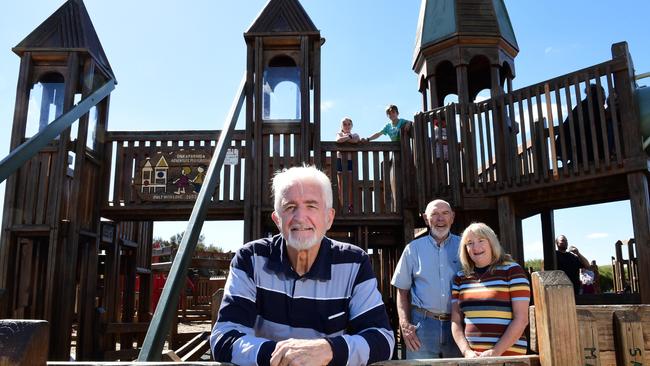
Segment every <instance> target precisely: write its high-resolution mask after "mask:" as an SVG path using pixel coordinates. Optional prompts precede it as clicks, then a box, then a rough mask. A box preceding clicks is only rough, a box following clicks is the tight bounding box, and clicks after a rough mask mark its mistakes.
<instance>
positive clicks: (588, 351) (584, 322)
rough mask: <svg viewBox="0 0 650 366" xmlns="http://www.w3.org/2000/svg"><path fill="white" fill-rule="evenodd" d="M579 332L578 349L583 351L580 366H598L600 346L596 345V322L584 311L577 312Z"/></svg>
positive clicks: (592, 316)
mask: <svg viewBox="0 0 650 366" xmlns="http://www.w3.org/2000/svg"><path fill="white" fill-rule="evenodd" d="M577 316H578V319H579V322H578V324H579V327H580V328H579V331H580V348H582V351H583V359H582V363H581V365H585V366H600V346H599V345H598V338H599V337H598V334H599V333H598V322H597V321H596V318H595V317H594V315H593V314H592V313H591V311H589V310H586V309H579V310H577Z"/></svg>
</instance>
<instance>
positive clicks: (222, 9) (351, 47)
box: [0, 0, 650, 264]
mask: <svg viewBox="0 0 650 366" xmlns="http://www.w3.org/2000/svg"><path fill="white" fill-rule="evenodd" d="M62 3H63V1H52V0H24V1H5V2H3V4H2V5H1V6H0V123H1V124H2V126H5V127H4V130H5V131H6V132H5V133H3V134H2V135H1V136H0V151H1V152H2V156H5V154H7V153H8V150H9V145H8V144H9V131H10V126H11V123H12V119H13V109H14V101H15V92H16V79H17V75H18V68H19V61H20V60H19V58H18V57H17V56H16V55H15V54H13V53H12V52H11V47H13V46H15V45H16V44H18V43H19V42H20V41H21V40H22V39H23V38H24V37H25V36H27V35H28V34H29V33H30V32H31V31H32V30H33V29H34V28H35V27H37V26H38V25H39V24H40V23H41V22H42V21H43V20H45V19H46V18H47V17H48V16H49V15H50V14H51V13H52V12H54V11H55V10H56V9H57V8H58V7H59V6H60V5H61V4H62ZM85 4H86V7H87V9H88V12H89V13H90V16H91V18H92V20H93V23H94V25H95V28H96V30H97V33H98V35H99V38H100V40H101V42H102V44H103V46H104V49H105V51H106V54H107V55H108V58H109V61H110V63H111V65H112V67H113V70H114V72H115V74H116V76H117V80H118V82H119V84H118V86H117V88H116V90H115V91H114V92H113V94H112V96H111V110H110V120H109V129H110V130H173V129H219V128H221V126H222V124H223V120H224V118H225V116H226V113H227V112H228V109H229V107H230V104H231V102H232V99H233V98H234V94H235V89H236V88H237V86H238V83H239V80H240V78H241V76H242V74H243V72H244V69H245V57H246V52H245V44H244V40H243V36H242V34H243V32H244V31H245V30H246V29H247V28H248V27H249V26H250V25H251V23H252V22H253V20H254V19H255V18H256V16H257V15H258V14H259V12H260V11H261V9H262V8H263V6H264V5H265V4H266V1H262V0H245V1H215V0H190V1H171V0H159V1H151V0H141V1H126V0H115V1H110V2H108V1H101V0H87V1H86V2H85ZM302 4H303V6H304V7H305V9H306V10H307V12H308V13H309V14H310V16H311V18H312V20H313V21H314V23H315V24H316V26H317V27H318V28H319V29H320V31H321V35H322V36H323V37H325V38H326V39H327V42H326V43H325V45H324V46H323V49H322V106H323V111H322V121H323V131H322V136H323V138H324V139H329V140H331V139H333V137H334V134H335V133H336V131H337V129H338V125H339V121H340V119H341V117H343V116H351V117H352V119H353V120H354V123H355V124H354V130H355V131H356V132H358V133H359V134H360V135H362V136H368V135H370V134H372V133H374V132H376V131H377V130H379V129H380V128H381V126H382V125H383V124H384V123H385V120H386V119H385V115H384V107H385V106H386V105H387V104H389V103H394V104H397V105H398V106H399V107H400V112H401V116H402V117H405V118H409V119H412V116H413V115H414V114H415V113H416V112H418V111H419V110H420V108H421V98H420V96H419V94H418V92H417V78H416V75H415V73H414V72H413V71H412V70H411V66H412V55H413V47H414V40H415V30H416V25H417V17H418V13H419V7H420V1H417V0H402V1H394V0H390V1H389V0H372V1H371V0H353V1H341V0H329V1H323V0H302ZM619 4H625V6H622V5H619ZM506 5H507V7H508V11H509V14H510V19H511V21H512V24H513V27H514V30H515V34H516V37H517V41H518V43H519V47H520V53H519V55H518V57H517V58H516V60H515V65H516V73H517V77H516V78H515V79H514V82H513V85H514V87H515V88H520V87H524V86H526V85H529V84H532V83H536V82H540V81H543V80H546V79H550V78H552V77H555V76H558V75H562V74H565V73H568V72H571V71H573V70H577V69H579V68H583V67H587V66H590V65H593V64H596V63H600V62H603V61H606V60H608V59H610V58H611V51H610V47H611V45H612V43H615V42H619V41H623V40H625V41H627V42H628V44H629V48H630V52H631V54H632V57H633V60H634V63H635V67H636V70H637V73H638V74H641V73H644V72H649V71H650V45H649V44H648V38H649V36H650V31H648V29H647V25H645V24H647V14H649V13H650V2H648V1H644V0H630V1H625V2H620V3H619V2H616V3H615V2H611V1H593V0H592V1H586V0H576V1H559V0H546V1H532V0H516V1H515V0H506ZM647 80H648V79H646V81H642V84H647V83H648V82H647ZM330 137H331V138H330ZM4 186H5V184H4V183H2V184H1V185H0V190H1V191H2V197H4ZM539 225H540V224H539V218H537V217H533V218H530V219H528V220H526V221H525V222H524V245H525V250H526V257H527V258H541V256H542V255H541V230H540V227H539ZM555 225H556V233H557V234H560V233H564V234H566V235H567V237H568V239H569V242H570V244H574V245H576V246H578V247H579V248H580V249H581V251H582V252H583V253H585V255H586V256H587V257H588V258H589V259H596V260H598V262H599V263H600V264H605V263H608V262H609V257H610V256H611V255H612V254H613V243H614V242H615V241H616V240H618V239H626V238H630V237H632V236H633V233H632V224H631V218H630V210H629V204H628V203H627V202H618V203H610V204H606V205H598V206H590V207H583V208H574V209H567V210H559V211H556V215H555ZM241 227H242V226H241V224H240V223H236V224H233V223H228V224H225V225H224V223H206V225H205V227H204V234H205V236H206V239H207V242H208V243H214V244H216V245H218V246H220V247H223V248H226V249H234V248H236V247H238V246H239V245H241V240H242V239H241V238H242V229H241ZM184 228H185V223H165V224H164V225H161V224H157V225H156V226H155V235H158V236H162V237H165V238H166V237H169V236H171V235H172V234H174V233H176V232H179V231H182V230H184Z"/></svg>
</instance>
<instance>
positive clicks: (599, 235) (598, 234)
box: [587, 233, 609, 239]
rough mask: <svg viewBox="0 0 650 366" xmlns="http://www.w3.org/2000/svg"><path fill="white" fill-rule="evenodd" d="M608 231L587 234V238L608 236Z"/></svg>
mask: <svg viewBox="0 0 650 366" xmlns="http://www.w3.org/2000/svg"><path fill="white" fill-rule="evenodd" d="M608 236H609V234H608V233H591V234H589V235H587V239H602V238H606V237H608Z"/></svg>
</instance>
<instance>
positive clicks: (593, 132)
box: [584, 74, 605, 172]
mask: <svg viewBox="0 0 650 366" xmlns="http://www.w3.org/2000/svg"><path fill="white" fill-rule="evenodd" d="M584 78H585V85H586V88H585V89H586V92H585V93H586V96H585V98H586V99H587V107H588V108H587V109H588V111H587V116H585V117H586V118H589V120H588V121H585V122H586V123H588V126H589V135H587V136H585V139H586V140H587V141H591V151H590V152H591V153H593V157H594V159H593V163H594V168H595V169H596V170H599V169H600V156H599V152H598V138H597V135H598V126H596V118H595V117H596V116H595V115H594V107H595V106H594V98H597V97H596V96H594V95H593V91H592V90H591V81H589V75H588V74H585V76H584ZM598 109H599V110H600V109H602V107H599V108H598ZM602 123H605V121H602ZM585 128H587V125H585ZM588 153H589V152H588ZM590 167H591V165H590ZM590 169H591V171H592V172H593V171H594V169H593V168H590Z"/></svg>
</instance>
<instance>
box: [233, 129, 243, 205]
mask: <svg viewBox="0 0 650 366" xmlns="http://www.w3.org/2000/svg"><path fill="white" fill-rule="evenodd" d="M235 149H237V151H238V152H239V161H238V162H237V165H235V185H234V186H233V192H234V193H235V196H234V197H233V198H234V201H235V203H241V198H242V184H241V183H242V182H241V174H242V168H241V166H242V162H243V161H244V159H242V156H243V155H244V154H243V149H242V142H241V140H240V141H235Z"/></svg>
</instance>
